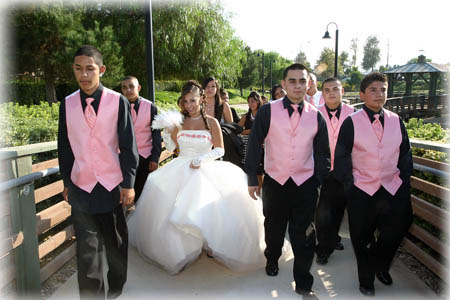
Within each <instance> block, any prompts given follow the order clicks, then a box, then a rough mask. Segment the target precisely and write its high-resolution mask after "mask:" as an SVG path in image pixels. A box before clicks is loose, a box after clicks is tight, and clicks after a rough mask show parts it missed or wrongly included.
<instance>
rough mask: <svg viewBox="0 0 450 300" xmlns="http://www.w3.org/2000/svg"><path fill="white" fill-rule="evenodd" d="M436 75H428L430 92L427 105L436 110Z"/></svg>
mask: <svg viewBox="0 0 450 300" xmlns="http://www.w3.org/2000/svg"><path fill="white" fill-rule="evenodd" d="M438 75H439V74H438V73H430V90H429V91H428V103H429V106H430V109H431V108H434V109H437V104H438V103H437V97H436V89H437V80H438Z"/></svg>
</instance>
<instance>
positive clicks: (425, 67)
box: [383, 55, 449, 74]
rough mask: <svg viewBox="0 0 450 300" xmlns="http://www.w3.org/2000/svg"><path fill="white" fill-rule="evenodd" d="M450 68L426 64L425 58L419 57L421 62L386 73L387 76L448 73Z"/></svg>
mask: <svg viewBox="0 0 450 300" xmlns="http://www.w3.org/2000/svg"><path fill="white" fill-rule="evenodd" d="M446 72H449V68H448V67H447V66H445V65H440V64H435V63H431V62H425V56H423V55H421V56H419V62H417V63H412V64H406V65H403V66H399V67H395V68H392V69H390V70H387V71H384V72H383V73H385V74H404V73H446Z"/></svg>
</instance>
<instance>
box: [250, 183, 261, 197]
mask: <svg viewBox="0 0 450 300" xmlns="http://www.w3.org/2000/svg"><path fill="white" fill-rule="evenodd" d="M248 194H249V195H250V197H252V198H253V199H255V200H258V198H256V196H258V197H259V196H260V191H259V189H258V186H249V187H248ZM255 194H256V196H255Z"/></svg>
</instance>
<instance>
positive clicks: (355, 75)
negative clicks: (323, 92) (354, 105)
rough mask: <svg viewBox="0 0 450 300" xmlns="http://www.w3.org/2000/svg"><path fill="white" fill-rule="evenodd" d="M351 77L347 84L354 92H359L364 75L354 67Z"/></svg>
mask: <svg viewBox="0 0 450 300" xmlns="http://www.w3.org/2000/svg"><path fill="white" fill-rule="evenodd" d="M349 75H350V79H349V80H347V83H348V84H349V85H350V86H351V88H352V91H359V86H360V84H361V81H362V79H363V74H362V73H361V72H360V71H359V70H358V67H352V68H351V71H350V74H349Z"/></svg>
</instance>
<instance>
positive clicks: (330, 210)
mask: <svg viewBox="0 0 450 300" xmlns="http://www.w3.org/2000/svg"><path fill="white" fill-rule="evenodd" d="M346 205H347V200H346V197H345V193H344V186H343V184H342V183H340V182H339V181H337V180H336V179H335V178H334V175H333V173H330V174H329V175H328V177H327V178H326V179H325V181H324V183H323V184H322V187H321V189H320V196H319V203H318V204H317V211H316V219H315V224H316V230H317V242H318V243H317V247H316V253H317V255H330V254H331V253H333V251H334V248H335V246H336V243H337V242H339V241H340V237H339V229H340V228H341V223H342V218H343V217H344V211H345V207H346Z"/></svg>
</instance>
